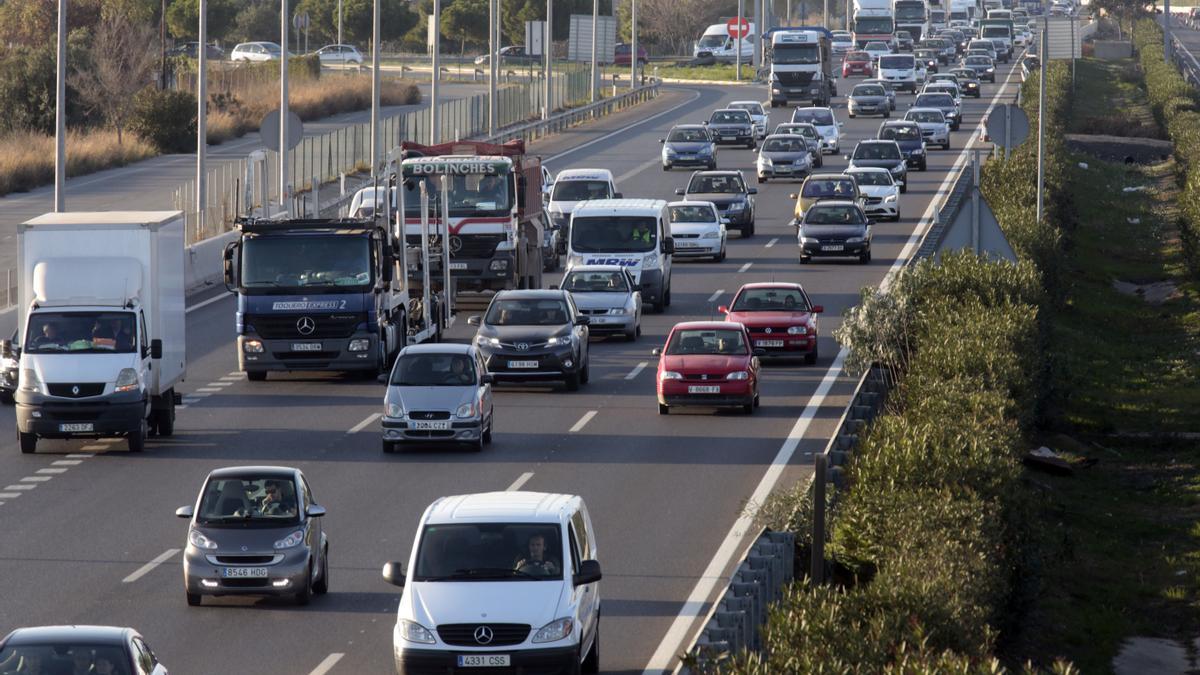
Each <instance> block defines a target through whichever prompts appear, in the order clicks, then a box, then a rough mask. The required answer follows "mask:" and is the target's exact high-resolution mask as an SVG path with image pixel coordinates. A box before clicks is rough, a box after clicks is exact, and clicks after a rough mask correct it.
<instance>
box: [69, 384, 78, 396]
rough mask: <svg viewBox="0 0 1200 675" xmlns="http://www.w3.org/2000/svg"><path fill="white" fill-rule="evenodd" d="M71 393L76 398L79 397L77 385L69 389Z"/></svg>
mask: <svg viewBox="0 0 1200 675" xmlns="http://www.w3.org/2000/svg"><path fill="white" fill-rule="evenodd" d="M71 393H72V394H75V395H76V396H78V395H79V385H75V386H74V387H71Z"/></svg>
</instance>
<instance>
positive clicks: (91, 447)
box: [67, 444, 108, 457]
mask: <svg viewBox="0 0 1200 675" xmlns="http://www.w3.org/2000/svg"><path fill="white" fill-rule="evenodd" d="M107 449H108V446H107V445H99V444H92V445H85V446H83V447H82V448H80V450H107ZM70 456H71V455H67V457H70ZM86 456H87V457H95V455H86Z"/></svg>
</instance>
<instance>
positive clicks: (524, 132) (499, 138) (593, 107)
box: [486, 81, 661, 143]
mask: <svg viewBox="0 0 1200 675" xmlns="http://www.w3.org/2000/svg"><path fill="white" fill-rule="evenodd" d="M660 87H661V85H660V83H659V82H657V81H651V82H649V83H647V84H646V85H644V86H641V87H638V88H637V89H632V90H630V91H627V92H625V93H624V94H620V95H618V96H612V97H610V98H606V99H602V100H599V101H596V102H595V103H589V104H587V105H583V106H579V107H577V108H572V109H570V110H567V111H565V112H561V113H559V114H557V115H553V116H552V117H550V118H549V119H546V120H539V121H536V122H529V123H528V124H521V125H517V126H514V127H511V128H509V129H504V130H503V131H501V132H500V133H498V134H496V135H495V136H489V137H487V139H486V140H488V141H490V142H494V143H503V142H505V141H510V140H513V139H515V138H521V139H524V140H525V141H526V142H529V141H532V140H534V139H536V138H541V137H542V136H546V135H548V134H553V133H558V132H560V131H562V130H564V129H567V128H569V127H573V126H575V125H576V124H579V123H581V122H584V121H587V120H590V119H595V118H597V117H603V116H605V115H609V114H612V113H613V112H615V111H617V110H624V109H625V108H628V107H630V106H634V105H637V104H639V103H642V102H644V101H648V100H650V99H652V98H654V97H656V96H658V94H659V88H660Z"/></svg>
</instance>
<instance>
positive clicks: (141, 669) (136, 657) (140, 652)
mask: <svg viewBox="0 0 1200 675" xmlns="http://www.w3.org/2000/svg"><path fill="white" fill-rule="evenodd" d="M133 661H134V663H135V664H137V669H138V674H139V675H150V672H151V671H152V670H154V655H153V654H151V653H150V648H149V647H147V646H146V643H145V642H142V641H141V640H140V639H138V638H134V639H133Z"/></svg>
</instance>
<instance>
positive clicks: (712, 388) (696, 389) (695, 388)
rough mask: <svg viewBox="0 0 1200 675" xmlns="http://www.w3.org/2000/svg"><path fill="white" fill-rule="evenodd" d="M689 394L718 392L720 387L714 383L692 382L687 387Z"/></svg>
mask: <svg viewBox="0 0 1200 675" xmlns="http://www.w3.org/2000/svg"><path fill="white" fill-rule="evenodd" d="M688 393H689V394H719V393H721V387H720V386H718V385H715V384H708V385H701V384H694V385H692V386H690V387H688Z"/></svg>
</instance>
